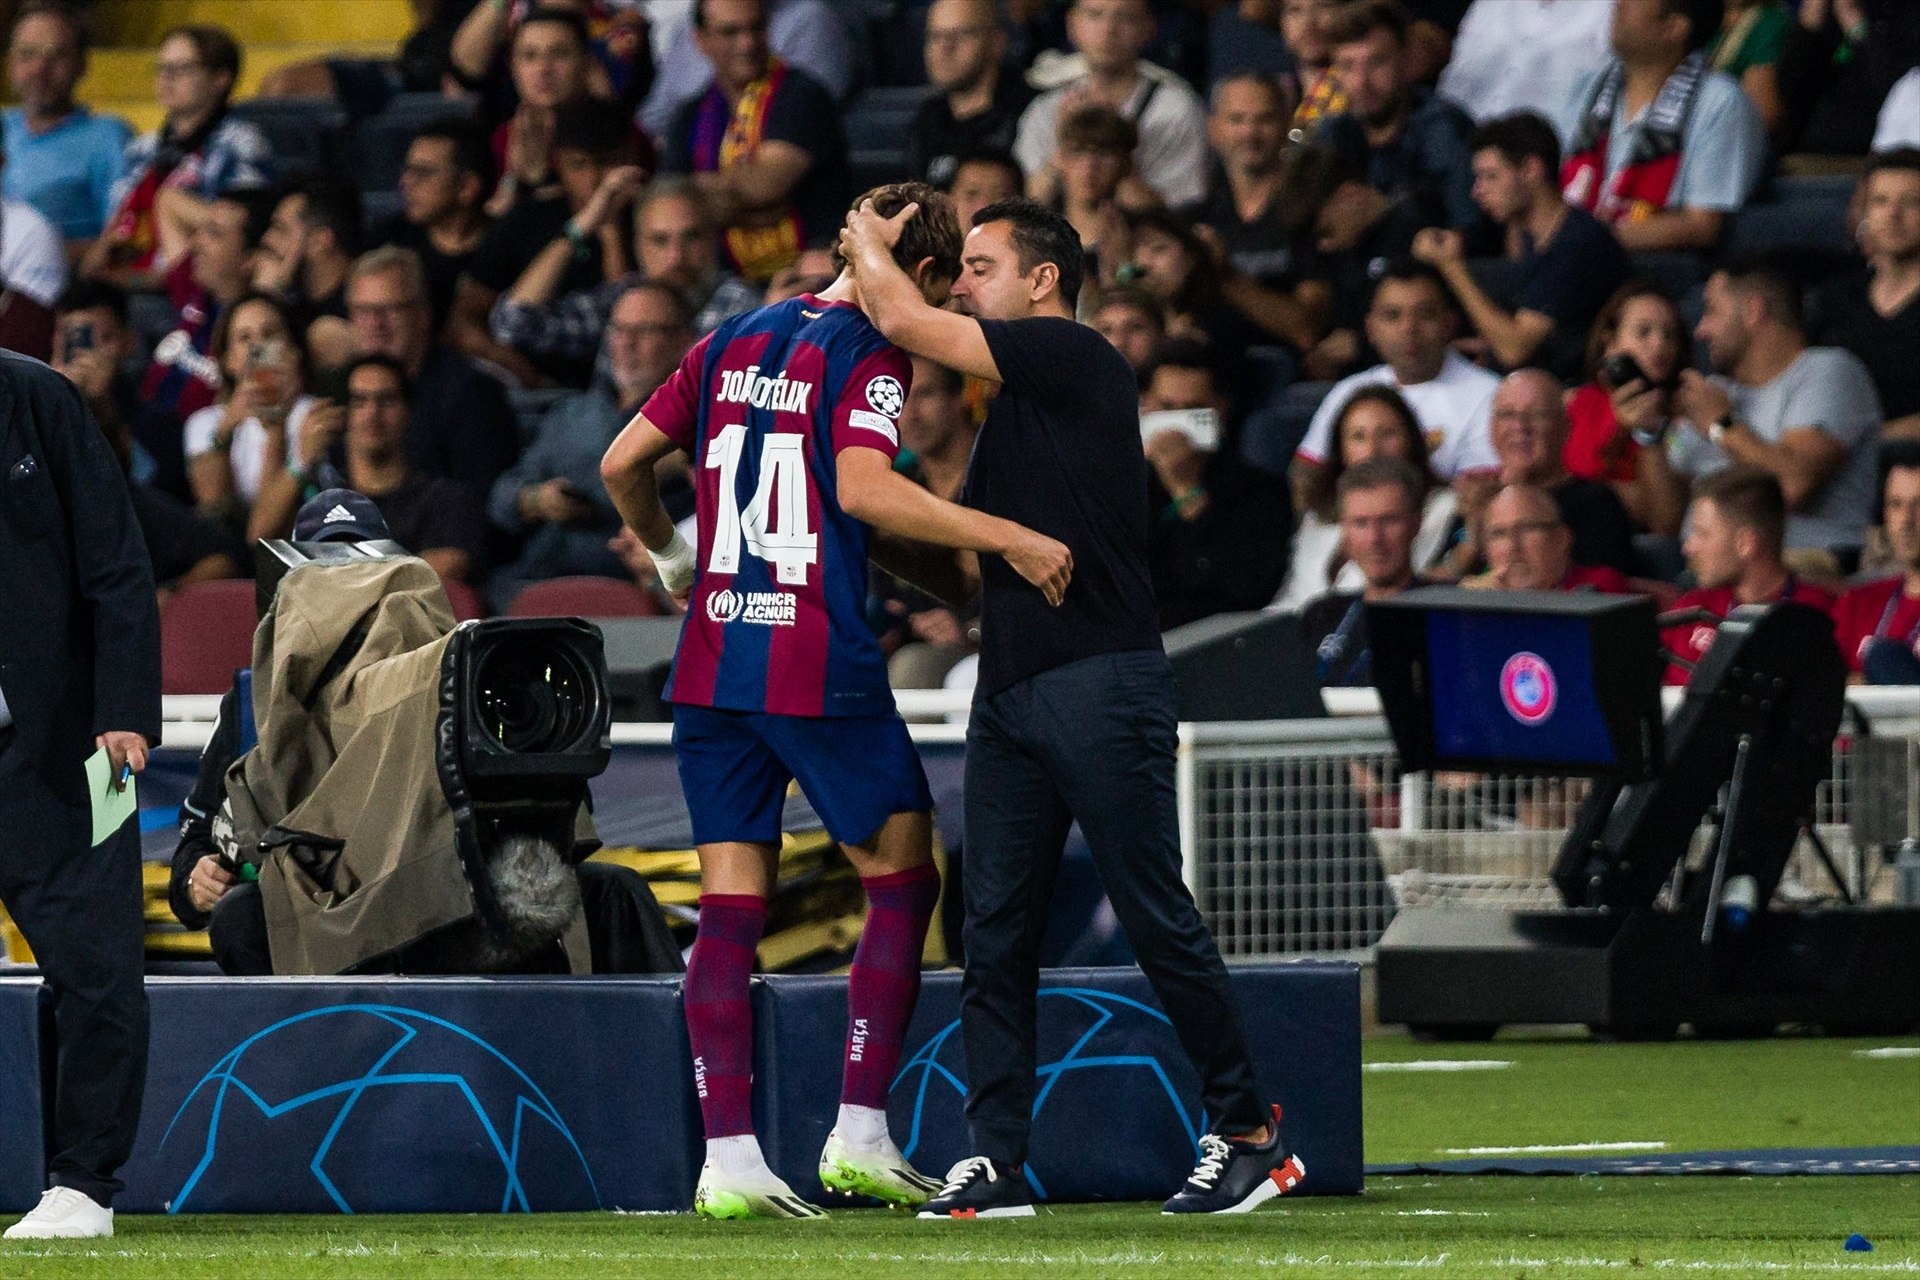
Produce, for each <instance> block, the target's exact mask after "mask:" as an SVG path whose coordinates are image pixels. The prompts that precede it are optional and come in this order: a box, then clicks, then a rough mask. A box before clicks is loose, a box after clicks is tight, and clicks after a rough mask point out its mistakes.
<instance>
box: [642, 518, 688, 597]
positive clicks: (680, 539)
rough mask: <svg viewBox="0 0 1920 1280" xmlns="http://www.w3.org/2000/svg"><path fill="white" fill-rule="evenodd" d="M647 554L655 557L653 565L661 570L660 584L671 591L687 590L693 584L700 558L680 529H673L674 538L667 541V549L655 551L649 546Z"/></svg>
mask: <svg viewBox="0 0 1920 1280" xmlns="http://www.w3.org/2000/svg"><path fill="white" fill-rule="evenodd" d="M647 554H648V555H650V556H652V557H653V567H654V568H655V569H656V570H657V571H659V574H660V585H661V586H663V587H665V588H666V589H667V590H668V591H669V592H680V591H686V590H688V589H689V588H691V587H692V586H693V571H694V568H695V566H696V564H697V563H698V559H697V557H696V556H695V554H694V550H693V547H692V545H691V544H689V543H688V542H687V540H686V538H685V536H684V535H682V534H681V532H680V531H679V530H678V529H675V530H674V531H673V540H672V541H670V542H669V543H667V547H666V550H664V551H655V550H654V549H653V548H652V547H648V548H647Z"/></svg>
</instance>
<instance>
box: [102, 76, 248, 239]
mask: <svg viewBox="0 0 1920 1280" xmlns="http://www.w3.org/2000/svg"><path fill="white" fill-rule="evenodd" d="M224 119H226V113H225V112H224V111H222V112H218V113H216V114H215V115H214V116H212V117H211V118H210V119H208V120H207V121H206V123H204V124H202V125H200V126H199V127H198V128H196V129H193V130H191V131H190V132H187V133H183V134H181V135H180V136H178V137H175V136H173V134H172V131H171V130H170V129H169V128H168V126H166V125H164V124H163V125H161V126H160V133H159V136H158V140H157V141H156V142H155V143H154V148H153V158H152V159H151V160H149V161H148V162H147V171H146V172H145V173H143V174H141V175H140V181H139V182H137V183H135V184H134V187H133V190H131V191H129V192H127V198H126V199H125V200H123V201H121V202H120V207H119V208H118V209H115V210H114V211H113V216H112V217H111V218H109V219H108V220H107V228H106V236H107V239H108V240H109V241H110V242H111V243H112V245H113V257H112V259H111V261H112V264H113V265H114V266H117V267H119V266H125V267H132V268H133V269H135V270H137V271H146V270H149V269H151V268H152V266H153V259H154V253H155V252H156V251H157V250H158V249H159V247H160V230H159V227H158V226H157V225H156V224H155V222H154V216H153V203H154V201H155V200H157V199H158V198H159V196H160V188H161V187H164V186H165V185H166V184H167V179H168V178H171V177H172V176H173V174H174V171H175V170H176V169H178V168H179V167H180V166H181V165H183V164H185V163H186V162H187V160H188V159H189V158H191V157H192V156H193V155H194V154H195V153H196V152H198V151H199V150H200V149H201V148H202V147H204V146H206V145H207V139H209V138H211V137H212V136H213V131H214V130H215V129H217V128H219V127H220V122H221V121H222V120H224Z"/></svg>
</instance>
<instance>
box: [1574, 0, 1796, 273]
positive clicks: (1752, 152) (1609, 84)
mask: <svg viewBox="0 0 1920 1280" xmlns="http://www.w3.org/2000/svg"><path fill="white" fill-rule="evenodd" d="M1717 8H1718V6H1717V3H1716V2H1715V0H1615V4H1614V10H1613V36H1612V39H1613V51H1614V53H1615V55H1616V57H1615V59H1614V61H1613V62H1611V63H1610V64H1609V65H1608V66H1607V67H1606V68H1605V69H1604V70H1602V71H1600V72H1599V73H1598V74H1596V75H1593V76H1589V77H1588V78H1587V79H1585V80H1583V81H1582V82H1581V84H1580V87H1579V88H1578V90H1576V91H1575V92H1574V93H1573V94H1572V95H1570V96H1569V97H1568V98H1567V99H1566V102H1565V103H1564V104H1563V106H1562V108H1561V110H1560V113H1559V116H1558V118H1557V119H1556V120H1555V122H1554V123H1555V127H1556V128H1557V130H1558V131H1559V134H1560V137H1561V138H1562V140H1563V141H1564V142H1565V144H1566V145H1565V147H1564V150H1565V152H1566V163H1565V164H1564V166H1563V167H1562V169H1561V173H1560V185H1561V187H1562V189H1563V190H1565V192H1566V193H1567V199H1569V200H1571V201H1572V202H1573V203H1574V204H1576V205H1578V206H1580V207H1581V208H1582V209H1586V210H1589V211H1591V212H1592V213H1593V215H1594V216H1595V217H1597V218H1599V219H1600V221H1602V222H1604V223H1606V224H1607V225H1608V226H1610V227H1612V228H1613V230H1614V234H1615V235H1617V236H1619V237H1620V243H1621V244H1623V245H1625V246H1626V247H1627V249H1628V251H1629V252H1632V253H1649V252H1653V251H1655V250H1668V249H1697V250H1708V249H1711V248H1713V246H1714V245H1715V244H1716V243H1718V242H1719V239H1720V231H1721V228H1722V227H1723V226H1724V225H1725V222H1726V218H1727V215H1728V214H1729V213H1732V212H1733V211H1735V210H1737V209H1739V208H1740V206H1742V205H1743V204H1745V203H1746V202H1747V197H1748V196H1749V195H1751V194H1752V193H1753V189H1754V187H1755V186H1756V185H1757V184H1758V183H1759V181H1760V178H1761V175H1762V174H1763V172H1764V171H1765V169H1766V163H1767V139H1766V130H1765V129H1764V128H1762V127H1761V124H1760V116H1759V114H1758V113H1757V112H1755V111H1754V109H1753V104H1752V103H1750V102H1748V101H1747V96H1746V95H1745V94H1744V93H1742V92H1740V86H1739V85H1738V84H1736V83H1734V81H1733V79H1732V77H1730V76H1727V75H1724V74H1722V73H1720V72H1718V71H1714V70H1713V69H1711V68H1710V67H1708V66H1707V55H1706V52H1705V50H1704V48H1703V46H1704V45H1705V44H1706V43H1707V41H1708V40H1710V39H1712V38H1713V35H1714V32H1715V30H1716V29H1717V23H1716V22H1714V21H1712V20H1711V19H1712V16H1713V13H1712V12H1709V11H1713V12H1717Z"/></svg>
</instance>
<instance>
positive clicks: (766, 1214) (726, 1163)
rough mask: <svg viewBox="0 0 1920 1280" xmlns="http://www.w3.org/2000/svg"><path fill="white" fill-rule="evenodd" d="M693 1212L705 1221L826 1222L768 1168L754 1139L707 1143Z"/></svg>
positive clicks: (726, 1139) (719, 1140)
mask: <svg viewBox="0 0 1920 1280" xmlns="http://www.w3.org/2000/svg"><path fill="white" fill-rule="evenodd" d="M693 1211H694V1212H695V1213H697V1214H699V1215H700V1216H701V1217H703V1218H824V1217H826V1216H827V1214H826V1210H824V1209H818V1208H815V1207H814V1206H813V1205H810V1204H808V1203H807V1202H806V1201H805V1200H802V1199H801V1198H800V1197H799V1196H797V1195H795V1194H794V1193H793V1188H792V1187H790V1186H788V1185H787V1184H786V1183H784V1182H782V1181H781V1180H780V1175H779V1174H777V1173H775V1172H774V1171H773V1170H772V1169H769V1168H768V1167H767V1162H766V1158H765V1157H764V1156H762V1155H761V1154H760V1144H759V1142H757V1141H756V1140H755V1139H753V1138H752V1137H735V1138H720V1139H717V1140H714V1141H709V1142H708V1143H707V1162H706V1163H705V1164H703V1165H701V1166H700V1183H699V1185H698V1186H697V1187H695V1188H694V1191H693Z"/></svg>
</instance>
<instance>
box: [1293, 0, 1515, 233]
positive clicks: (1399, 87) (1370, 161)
mask: <svg viewBox="0 0 1920 1280" xmlns="http://www.w3.org/2000/svg"><path fill="white" fill-rule="evenodd" d="M1331 35H1332V39H1333V68H1334V74H1335V75H1337V76H1339V77H1340V87H1341V88H1342V89H1344V90H1346V94H1347V109H1346V111H1345V112H1344V113H1343V114H1340V115H1335V116H1329V117H1327V118H1326V119H1324V120H1322V121H1321V122H1320V125H1319V128H1318V129H1317V130H1316V132H1315V134H1314V137H1315V140H1316V141H1318V142H1320V143H1322V144H1324V145H1327V146H1331V147H1334V148H1335V149H1337V150H1339V151H1341V152H1342V153H1344V154H1345V155H1346V156H1347V157H1348V158H1349V159H1350V160H1352V161H1353V162H1354V163H1355V164H1357V165H1358V166H1359V167H1360V168H1361V169H1363V170H1364V171H1365V173H1366V175H1367V181H1368V182H1369V183H1370V184H1372V186H1373V187H1374V188H1375V189H1376V190H1378V191H1379V192H1380V193H1381V194H1383V195H1385V196H1388V197H1389V198H1391V197H1394V196H1401V195H1406V196H1411V197H1413V198H1414V199H1415V200H1416V201H1418V203H1419V204H1420V207H1421V209H1422V210H1423V211H1424V212H1425V214H1426V216H1427V219H1428V221H1429V222H1433V223H1438V224H1440V225H1442V226H1448V227H1454V228H1456V229H1458V228H1466V227H1471V226H1473V225H1474V224H1475V223H1476V222H1478V221H1479V220H1480V210H1479V208H1478V207H1477V206H1476V205H1475V204H1474V202H1473V164H1472V152H1471V151H1470V150H1469V148H1468V145H1467V140H1468V138H1469V137H1470V136H1471V135H1472V133H1473V121H1472V119H1471V118H1470V117H1468V115H1467V113H1466V112H1464V111H1462V110H1461V109H1460V108H1459V107H1456V106H1454V105H1453V104H1452V103H1451V102H1448V101H1447V100H1446V99H1445V98H1440V97H1436V96H1435V95H1434V94H1433V92H1432V91H1431V90H1429V89H1427V88H1425V87H1424V86H1422V85H1418V84H1415V83H1414V82H1413V80H1412V79H1411V78H1410V76H1409V75H1408V72H1407V58H1406V54H1407V19H1406V14H1405V13H1404V12H1403V11H1402V10H1401V8H1400V6H1399V4H1398V3H1397V0H1357V3H1354V4H1352V5H1349V6H1348V7H1347V8H1345V9H1342V10H1340V11H1339V12H1338V13H1337V14H1336V15H1335V17H1334V18H1333V25H1332V30H1331Z"/></svg>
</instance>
